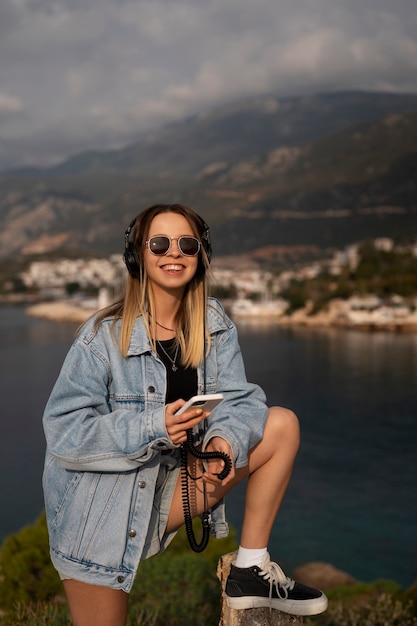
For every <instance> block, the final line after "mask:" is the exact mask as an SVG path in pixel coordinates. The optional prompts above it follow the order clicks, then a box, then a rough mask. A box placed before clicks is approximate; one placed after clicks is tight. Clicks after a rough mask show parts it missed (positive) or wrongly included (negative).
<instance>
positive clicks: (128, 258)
mask: <svg viewBox="0 0 417 626" xmlns="http://www.w3.org/2000/svg"><path fill="white" fill-rule="evenodd" d="M197 217H198V219H199V220H200V225H201V233H200V239H201V245H202V246H203V248H204V251H205V253H206V255H207V260H208V262H209V263H210V261H211V255H212V247H211V238H210V228H209V227H208V224H207V223H206V222H205V221H204V220H203V218H202V217H200V216H199V215H197ZM135 224H136V217H134V218H133V220H132V221H131V222H130V224H129V226H128V227H127V229H126V231H125V250H124V253H123V260H124V262H125V264H126V267H127V269H128V272H129V274H130V275H131V276H133V277H134V278H140V275H141V270H140V268H141V262H140V258H139V256H138V253H137V251H136V247H135V244H134V234H135Z"/></svg>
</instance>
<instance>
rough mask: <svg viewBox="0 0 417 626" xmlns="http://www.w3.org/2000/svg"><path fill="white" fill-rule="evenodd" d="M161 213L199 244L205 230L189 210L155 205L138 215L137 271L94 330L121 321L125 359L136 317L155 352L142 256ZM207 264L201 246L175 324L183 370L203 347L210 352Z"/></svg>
mask: <svg viewBox="0 0 417 626" xmlns="http://www.w3.org/2000/svg"><path fill="white" fill-rule="evenodd" d="M160 213H177V214H179V215H182V216H184V217H185V218H186V219H187V221H188V222H189V224H190V226H191V228H192V230H193V233H194V235H195V236H196V237H197V238H198V239H199V240H200V241H201V237H202V235H203V230H204V228H205V227H206V225H205V224H204V222H203V221H202V220H201V218H200V217H199V216H198V215H197V213H195V212H194V211H193V210H192V209H190V208H188V207H186V206H184V205H182V204H157V205H153V206H151V207H149V208H148V209H146V210H145V211H143V212H142V213H140V214H139V215H138V216H137V217H136V220H135V221H134V224H133V226H132V228H134V232H133V236H132V243H133V245H134V251H135V255H136V260H137V263H136V265H137V271H136V267H135V271H134V272H133V275H132V274H131V273H129V275H128V277H127V281H126V284H125V288H124V294H123V295H122V297H121V298H120V299H119V300H118V301H117V302H115V303H114V304H112V305H110V306H109V307H107V308H106V309H103V310H102V311H100V312H99V314H98V315H97V317H96V320H95V328H96V329H97V328H98V326H99V325H100V323H101V322H102V321H103V319H104V318H106V317H113V330H114V328H115V324H116V322H117V320H119V319H121V329H120V335H119V340H118V343H119V348H120V352H121V354H122V356H124V357H126V356H127V354H128V349H129V345H130V341H131V336H132V331H133V328H134V325H135V322H136V319H137V317H138V316H142V318H143V322H144V325H145V328H146V332H147V335H148V337H149V341H150V343H151V345H152V348H153V349H154V351H155V352H156V339H155V337H156V323H155V319H156V315H155V301H154V297H153V292H152V289H151V285H150V282H149V279H148V275H147V273H146V270H145V264H144V262H143V253H144V248H145V242H146V240H147V236H148V232H149V228H150V225H151V222H152V220H153V218H154V217H155V216H156V215H159V214H160ZM209 270H210V262H209V258H208V256H207V252H206V249H205V247H204V246H201V249H200V252H199V259H198V265H197V270H196V272H195V274H194V276H193V278H192V279H191V281H190V282H189V283H188V285H187V286H186V288H185V291H184V297H183V299H182V302H181V305H180V308H179V311H178V314H177V319H176V324H177V329H178V331H177V335H176V338H175V341H176V342H177V344H178V345H179V347H180V350H181V364H182V365H183V366H184V367H197V366H198V365H199V364H200V363H201V362H202V361H203V358H204V346H205V345H207V350H208V349H209V339H210V336H209V334H208V332H207V328H206V311H207V297H208V287H209Z"/></svg>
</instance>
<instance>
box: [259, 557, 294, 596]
mask: <svg viewBox="0 0 417 626" xmlns="http://www.w3.org/2000/svg"><path fill="white" fill-rule="evenodd" d="M259 574H260V576H262V578H264V579H265V580H268V581H269V602H270V604H271V601H272V589H273V588H274V587H275V590H276V592H277V595H278V597H279V598H281V600H286V599H287V598H288V592H289V591H291V590H292V589H293V588H294V585H295V580H292V579H291V578H288V576H286V575H285V574H284V572H283V571H282V569H281V568H280V566H279V565H278V563H275V562H274V561H271V560H270V558H269V554H267V555H266V556H265V557H264V560H263V561H262V566H261V571H260V572H259ZM281 589H282V591H283V593H281Z"/></svg>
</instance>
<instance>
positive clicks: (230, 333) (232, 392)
mask: <svg viewBox="0 0 417 626" xmlns="http://www.w3.org/2000/svg"><path fill="white" fill-rule="evenodd" d="M210 305H211V306H210V307H209V322H210V318H211V323H210V327H211V347H210V353H209V355H208V357H207V364H206V367H207V381H208V384H209V385H211V386H210V389H209V390H210V392H211V391H216V392H221V393H223V395H224V402H222V403H220V404H219V405H218V406H217V407H216V409H215V410H214V411H213V412H212V414H211V415H210V417H209V418H208V420H207V426H208V427H207V430H206V433H205V436H204V444H203V445H204V447H206V445H207V443H208V442H209V440H210V439H211V438H212V437H216V436H218V437H222V438H223V439H225V440H226V441H228V442H229V444H230V445H231V447H232V451H233V457H234V462H235V466H236V467H244V466H245V465H247V463H248V452H249V450H250V449H251V448H253V446H255V445H256V444H257V443H258V442H259V441H260V440H261V438H262V435H263V431H264V427H265V422H266V419H267V415H268V407H267V406H266V397H265V393H264V392H263V390H262V389H261V388H260V387H259V386H258V385H256V384H253V383H250V382H248V381H247V378H246V372H245V367H244V362H243V358H242V353H241V350H240V346H239V341H238V334H237V329H236V326H235V325H234V323H233V322H232V321H231V320H230V319H229V318H228V316H227V315H226V314H225V312H224V311H223V309H222V307H221V305H220V304H219V303H218V302H217V301H216V300H213V299H210Z"/></svg>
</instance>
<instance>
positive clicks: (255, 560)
mask: <svg viewBox="0 0 417 626" xmlns="http://www.w3.org/2000/svg"><path fill="white" fill-rule="evenodd" d="M266 552H267V548H255V549H253V550H252V549H251V548H242V546H239V550H238V551H237V557H236V562H235V563H234V565H235V566H236V567H252V566H253V565H258V566H259V567H260V566H261V564H262V559H263V558H264V556H265V554H266Z"/></svg>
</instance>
